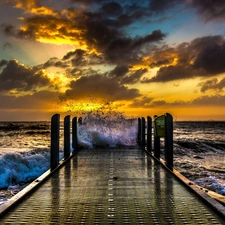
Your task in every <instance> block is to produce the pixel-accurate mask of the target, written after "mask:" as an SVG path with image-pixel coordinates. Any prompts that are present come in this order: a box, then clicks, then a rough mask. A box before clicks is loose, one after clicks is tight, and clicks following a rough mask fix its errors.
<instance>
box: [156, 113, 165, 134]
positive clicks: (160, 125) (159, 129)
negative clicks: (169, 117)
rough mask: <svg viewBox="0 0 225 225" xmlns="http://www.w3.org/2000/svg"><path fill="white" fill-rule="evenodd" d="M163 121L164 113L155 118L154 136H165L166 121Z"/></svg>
mask: <svg viewBox="0 0 225 225" xmlns="http://www.w3.org/2000/svg"><path fill="white" fill-rule="evenodd" d="M165 121H166V117H165V115H162V116H159V117H156V118H155V120H154V126H155V135H156V137H165V136H166V122H165Z"/></svg>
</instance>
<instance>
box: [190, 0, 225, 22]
mask: <svg viewBox="0 0 225 225" xmlns="http://www.w3.org/2000/svg"><path fill="white" fill-rule="evenodd" d="M189 4H191V6H192V7H194V8H196V9H197V11H198V13H199V14H200V16H202V17H203V18H204V19H205V20H206V21H209V20H225V1H224V0H191V1H189Z"/></svg>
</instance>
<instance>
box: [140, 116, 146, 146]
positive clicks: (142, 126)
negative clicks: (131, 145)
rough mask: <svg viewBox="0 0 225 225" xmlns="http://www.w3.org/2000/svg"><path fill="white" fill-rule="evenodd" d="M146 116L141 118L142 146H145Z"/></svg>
mask: <svg viewBox="0 0 225 225" xmlns="http://www.w3.org/2000/svg"><path fill="white" fill-rule="evenodd" d="M145 128H146V126H145V118H144V117H142V118H141V146H142V147H145Z"/></svg>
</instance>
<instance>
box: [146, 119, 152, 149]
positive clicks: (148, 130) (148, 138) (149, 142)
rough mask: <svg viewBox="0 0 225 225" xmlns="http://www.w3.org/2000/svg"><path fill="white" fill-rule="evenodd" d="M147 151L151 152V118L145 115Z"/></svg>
mask: <svg viewBox="0 0 225 225" xmlns="http://www.w3.org/2000/svg"><path fill="white" fill-rule="evenodd" d="M147 151H149V152H152V118H151V117H150V116H148V117H147Z"/></svg>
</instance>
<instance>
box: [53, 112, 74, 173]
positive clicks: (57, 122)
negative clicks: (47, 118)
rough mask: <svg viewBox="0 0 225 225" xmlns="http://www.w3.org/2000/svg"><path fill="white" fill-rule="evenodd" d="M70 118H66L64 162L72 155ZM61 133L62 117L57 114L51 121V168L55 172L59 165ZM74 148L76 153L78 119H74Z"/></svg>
mask: <svg viewBox="0 0 225 225" xmlns="http://www.w3.org/2000/svg"><path fill="white" fill-rule="evenodd" d="M70 125H71V121H70V116H69V115H68V116H66V117H65V118H64V128H63V129H64V131H63V132H64V148H63V149H64V160H66V159H68V158H69V157H70V155H71V152H70V143H71V140H70ZM59 132H60V115H59V114H55V115H53V116H52V119H51V162H50V168H51V170H54V169H55V168H56V167H58V165H59V136H60V134H59ZM72 148H73V152H72V153H74V152H75V151H76V150H77V117H74V118H73V119H72Z"/></svg>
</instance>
